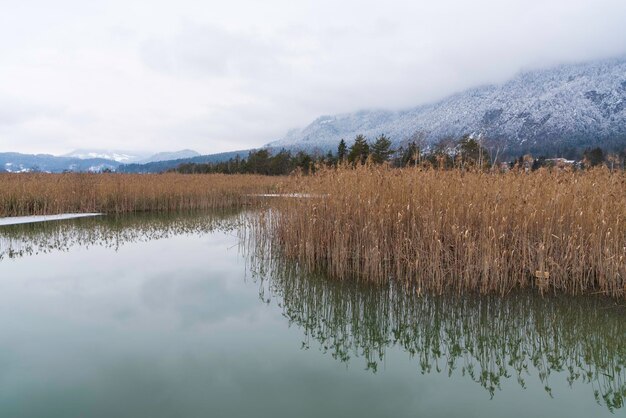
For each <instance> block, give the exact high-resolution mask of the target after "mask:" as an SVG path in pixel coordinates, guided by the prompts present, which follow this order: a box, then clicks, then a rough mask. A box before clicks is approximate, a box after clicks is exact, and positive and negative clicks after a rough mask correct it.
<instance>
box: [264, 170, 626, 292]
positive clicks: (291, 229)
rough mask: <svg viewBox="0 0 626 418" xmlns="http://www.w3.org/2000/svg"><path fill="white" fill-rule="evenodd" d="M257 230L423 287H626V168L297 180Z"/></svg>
mask: <svg viewBox="0 0 626 418" xmlns="http://www.w3.org/2000/svg"><path fill="white" fill-rule="evenodd" d="M292 183H293V184H292V185H291V187H292V188H295V189H299V190H301V191H302V192H304V193H309V194H310V195H311V196H313V197H311V198H308V199H284V200H282V201H280V202H278V204H277V206H276V207H275V208H273V209H272V210H270V211H267V212H266V213H265V215H264V216H263V217H261V218H258V220H257V221H256V225H255V228H256V231H255V235H256V236H257V237H259V238H260V239H263V240H269V241H271V243H272V245H277V246H278V248H279V249H280V251H281V253H282V254H283V255H284V256H287V257H288V258H291V259H295V260H297V261H298V262H299V264H300V265H301V266H303V267H305V268H307V269H309V270H322V271H324V272H326V273H328V274H330V275H331V276H333V277H335V278H338V279H347V278H354V277H356V278H358V279H362V280H368V281H373V282H379V283H384V282H388V281H389V280H397V281H400V282H402V283H404V284H405V285H406V286H407V287H411V288H414V289H415V291H416V292H418V293H420V292H423V291H426V290H428V291H434V292H437V293H442V292H444V291H455V292H458V293H461V292H463V291H467V290H472V291H478V292H481V293H488V292H491V293H499V294H506V293H508V292H510V291H511V290H512V289H514V288H520V287H527V286H533V287H536V288H538V289H539V290H540V291H541V292H554V293H557V292H564V293H568V294H583V293H592V292H593V293H596V292H597V293H603V294H606V295H610V296H613V297H621V298H623V297H626V175H625V174H624V173H610V172H609V171H608V170H605V169H598V170H594V171H590V172H581V173H572V172H562V171H554V172H550V171H547V170H539V171H537V172H533V173H521V172H510V173H506V174H495V173H484V172H463V171H435V170H422V169H419V168H411V169H402V170H394V169H388V168H384V167H361V168H357V169H355V170H352V169H346V168H342V169H341V168H340V169H337V170H325V171H322V172H320V173H318V174H317V175H316V176H312V177H299V178H294V179H293V180H292Z"/></svg>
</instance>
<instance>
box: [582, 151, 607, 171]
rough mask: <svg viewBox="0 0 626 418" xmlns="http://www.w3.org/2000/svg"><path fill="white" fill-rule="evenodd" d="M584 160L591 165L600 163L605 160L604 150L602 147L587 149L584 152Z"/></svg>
mask: <svg viewBox="0 0 626 418" xmlns="http://www.w3.org/2000/svg"><path fill="white" fill-rule="evenodd" d="M583 160H584V161H585V164H586V165H588V166H591V167H595V166H597V165H600V164H602V163H603V162H604V151H602V148H594V149H587V150H585V153H584V154H583Z"/></svg>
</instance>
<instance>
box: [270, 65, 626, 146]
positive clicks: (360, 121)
mask: <svg viewBox="0 0 626 418" xmlns="http://www.w3.org/2000/svg"><path fill="white" fill-rule="evenodd" d="M359 133H362V134H364V135H366V136H367V137H368V138H370V139H373V138H374V137H375V136H377V135H380V134H381V133H384V134H386V135H387V136H389V137H390V138H391V139H392V140H393V141H394V142H396V143H397V142H400V141H403V140H406V139H408V138H409V137H410V136H411V135H413V134H415V133H422V134H423V135H424V137H425V140H426V141H427V142H428V143H433V142H436V141H438V140H440V139H443V138H446V137H454V138H459V137H461V136H462V135H464V134H479V133H482V134H483V135H484V136H485V137H487V138H492V139H494V140H500V141H502V142H503V143H505V144H506V146H507V149H508V151H509V152H510V153H514V152H520V151H531V152H544V153H551V152H552V153H554V152H559V151H562V150H563V149H571V148H575V149H580V148H584V147H589V146H603V147H608V148H618V149H623V148H626V56H625V57H621V58H615V59H609V60H602V61H594V62H587V63H580V64H571V65H561V66H558V67H555V68H551V69H547V70H536V71H530V72H524V73H521V74H519V75H518V76H516V77H514V78H513V79H511V80H510V81H508V82H506V83H504V84H501V85H490V86H483V87H479V88H475V89H471V90H468V91H465V92H462V93H458V94H455V95H453V96H450V97H448V98H445V99H443V100H441V101H439V102H436V103H431V104H426V105H422V106H418V107H415V108H412V109H407V110H403V111H385V110H373V111H371V110H364V111H359V112H356V113H349V114H342V115H335V116H322V117H320V118H318V119H316V120H315V121H314V122H313V123H311V124H310V125H308V126H307V127H305V128H304V129H296V130H292V131H290V132H288V133H287V135H286V136H285V137H284V138H283V139H281V140H279V141H275V142H272V143H270V144H268V145H267V146H268V147H275V148H280V147H287V148H301V149H316V148H318V149H320V150H325V149H335V147H336V145H337V143H338V142H339V141H340V140H341V139H342V138H344V139H345V140H346V141H347V142H348V144H349V143H350V142H351V141H352V140H353V139H354V137H355V136H356V135H357V134H359Z"/></svg>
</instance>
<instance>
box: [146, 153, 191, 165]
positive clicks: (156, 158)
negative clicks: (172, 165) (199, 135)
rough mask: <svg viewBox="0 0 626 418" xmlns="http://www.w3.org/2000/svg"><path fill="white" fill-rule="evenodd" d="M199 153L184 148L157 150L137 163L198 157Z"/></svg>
mask: <svg viewBox="0 0 626 418" xmlns="http://www.w3.org/2000/svg"><path fill="white" fill-rule="evenodd" d="M199 155H200V153H198V152H196V151H194V150H190V149H184V150H180V151H173V152H159V153H156V154H154V155H152V156H150V157H148V158H144V159H142V160H140V161H138V163H139V164H146V163H156V162H159V161H169V160H181V159H183V158H193V157H198V156H199Z"/></svg>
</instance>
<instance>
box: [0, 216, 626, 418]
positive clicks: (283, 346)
mask: <svg viewBox="0 0 626 418" xmlns="http://www.w3.org/2000/svg"><path fill="white" fill-rule="evenodd" d="M247 216H254V214H252V213H237V212H212V213H188V214H177V215H133V216H130V215H128V216H118V217H115V216H104V217H99V218H84V219H75V220H66V221H55V222H46V223H39V224H24V225H14V226H3V227H0V416H2V417H48V418H50V417H63V418H69V417H151V418H157V417H207V416H224V417H250V416H258V417H320V416H341V417H350V416H354V417H380V416H389V417H415V416H423V417H453V416H462V417H502V416H507V417H517V416H519V417H554V416H568V417H591V416H593V417H602V416H623V414H624V408H623V403H624V398H625V397H626V311H625V310H624V307H623V306H619V304H618V303H616V302H615V301H611V300H606V299H602V298H595V297H584V298H582V297H581V298H578V297H553V296H550V297H548V296H546V297H543V298H542V297H540V296H537V295H535V294H531V293H528V292H519V293H517V294H511V295H508V296H507V297H505V298H501V297H494V296H489V297H478V296H465V297H460V296H455V295H445V296H430V295H418V294H416V292H414V291H412V290H410V289H405V288H404V287H402V286H400V285H398V284H396V283H394V282H392V283H391V284H390V285H389V286H384V287H380V286H373V285H365V284H358V283H352V282H338V281H331V280H328V279H326V278H325V277H323V276H322V275H316V274H307V273H305V272H302V271H301V270H300V269H299V268H298V267H297V266H295V265H293V264H290V263H288V262H286V261H284V260H281V259H280V257H278V256H276V255H275V254H267V253H266V252H263V251H260V250H256V249H255V247H254V242H253V241H251V238H250V234H249V233H248V232H246V230H245V226H244V223H245V218H246V217H247ZM622 305H623V303H622Z"/></svg>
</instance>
